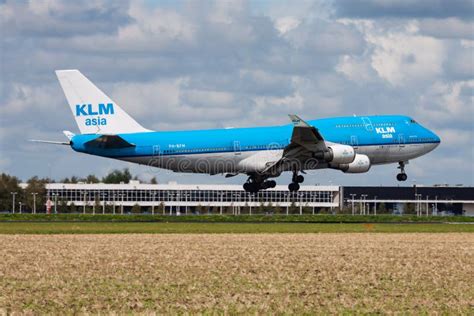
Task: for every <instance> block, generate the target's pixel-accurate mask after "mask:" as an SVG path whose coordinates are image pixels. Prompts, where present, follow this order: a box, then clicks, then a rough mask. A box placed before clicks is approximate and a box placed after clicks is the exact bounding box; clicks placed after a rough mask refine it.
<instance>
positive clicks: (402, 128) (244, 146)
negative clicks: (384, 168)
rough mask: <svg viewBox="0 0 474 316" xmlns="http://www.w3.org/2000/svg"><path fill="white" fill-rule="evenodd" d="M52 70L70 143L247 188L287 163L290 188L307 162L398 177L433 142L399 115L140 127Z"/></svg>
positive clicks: (83, 81) (78, 80)
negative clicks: (67, 112)
mask: <svg viewBox="0 0 474 316" xmlns="http://www.w3.org/2000/svg"><path fill="white" fill-rule="evenodd" d="M57 75H58V78H59V80H60V83H61V86H62V87H63V90H64V92H65V94H66V97H67V99H68V101H69V104H70V106H71V109H72V111H73V114H74V115H75V117H76V121H77V123H78V125H79V128H80V130H81V132H82V134H79V135H74V136H70V145H71V147H72V148H73V149H74V150H75V151H78V152H82V153H87V154H91V155H96V156H101V157H106V158H113V159H119V160H124V161H129V162H134V163H139V164H145V165H151V166H155V167H158V168H165V169H170V170H173V171H176V172H190V173H208V174H219V173H224V174H229V175H233V174H239V173H245V174H248V175H249V181H248V183H246V189H248V190H249V191H257V190H259V189H265V188H269V187H272V186H274V181H268V179H269V178H272V177H277V176H278V175H280V174H281V172H284V171H293V173H294V176H293V183H292V184H293V187H291V185H290V190H297V189H298V188H299V186H297V183H299V182H302V179H303V177H302V176H301V175H298V172H304V170H307V169H321V168H333V169H339V170H342V171H344V172H349V173H351V172H354V173H361V172H366V171H368V170H369V169H370V167H371V166H372V165H379V164H387V163H399V164H400V167H399V168H400V169H401V173H400V174H399V175H398V176H397V178H398V180H401V181H403V180H406V174H405V173H404V165H405V163H406V162H408V161H409V160H411V159H414V158H417V157H419V156H422V155H424V154H426V153H428V152H430V151H432V150H433V149H434V148H436V147H437V146H438V145H439V143H440V138H439V137H438V136H437V135H435V134H434V133H433V132H432V131H430V130H428V129H427V128H425V127H423V126H422V125H420V124H419V123H417V122H416V121H415V120H413V119H412V118H410V117H407V116H403V115H380V116H350V117H335V118H325V119H316V120H310V121H306V122H305V121H303V120H302V119H300V118H299V117H297V116H295V115H292V116H291V119H292V121H293V123H292V124H287V125H281V126H268V127H251V128H228V129H210V130H189V131H158V132H155V131H150V130H147V129H145V128H143V127H142V126H141V125H140V124H138V123H137V122H136V121H135V120H133V119H132V118H131V117H130V116H128V114H127V113H125V112H124V111H123V110H122V109H121V108H120V107H119V106H118V105H117V104H116V103H114V102H113V101H112V100H111V99H110V98H109V97H108V96H106V95H105V94H104V93H103V92H102V91H100V90H99V89H98V88H97V87H95V86H94V85H93V84H92V83H91V82H90V81H89V80H88V79H87V78H85V77H84V76H83V75H82V74H81V73H80V72H78V71H77V70H65V71H57ZM73 87H74V88H73ZM84 101H86V102H84ZM308 162H310V163H308ZM271 182H273V183H271ZM265 183H267V185H265Z"/></svg>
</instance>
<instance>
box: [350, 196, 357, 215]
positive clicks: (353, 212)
mask: <svg viewBox="0 0 474 316" xmlns="http://www.w3.org/2000/svg"><path fill="white" fill-rule="evenodd" d="M356 195H357V194H354V193H352V194H351V198H352V201H351V202H352V215H355V209H354V198H355V196H356Z"/></svg>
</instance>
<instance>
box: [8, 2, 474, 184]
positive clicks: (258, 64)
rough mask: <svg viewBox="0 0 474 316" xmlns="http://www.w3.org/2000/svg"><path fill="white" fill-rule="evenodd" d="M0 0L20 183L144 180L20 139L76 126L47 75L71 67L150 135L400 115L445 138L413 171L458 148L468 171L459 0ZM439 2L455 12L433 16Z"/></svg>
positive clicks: (467, 73) (466, 72)
mask: <svg viewBox="0 0 474 316" xmlns="http://www.w3.org/2000/svg"><path fill="white" fill-rule="evenodd" d="M0 3H1V4H0V19H1V22H0V23H2V24H1V25H0V30H1V32H2V37H1V38H0V41H1V45H0V53H1V58H2V66H1V67H2V68H1V78H2V80H1V81H0V83H1V93H0V110H1V111H2V118H1V122H2V123H1V127H0V149H1V156H2V159H4V160H5V161H4V162H0V167H1V168H2V170H5V171H8V172H11V173H14V174H17V175H19V176H20V177H22V178H28V177H29V176H31V175H34V174H36V173H39V174H40V175H43V176H45V175H46V176H47V175H48V173H53V176H55V177H61V176H70V175H71V173H72V171H71V167H70V166H71V165H74V166H75V167H74V172H75V173H77V174H87V173H91V172H96V173H97V174H99V175H101V174H103V173H104V172H106V171H107V170H110V169H111V168H116V167H122V166H128V167H132V166H133V168H134V169H133V170H134V171H135V172H138V173H146V172H149V170H148V169H146V170H145V171H143V170H141V169H140V167H138V166H134V165H130V164H125V163H123V162H117V161H112V160H107V159H101V158H96V157H89V156H86V155H79V154H77V153H73V152H71V151H70V150H69V149H68V148H67V147H59V148H58V147H55V146H52V147H51V146H48V147H44V146H39V145H36V144H30V143H27V142H26V141H24V140H26V139H28V138H43V139H53V140H63V135H62V134H61V131H62V130H63V129H70V130H72V131H77V127H76V126H75V122H74V119H73V117H72V116H71V113H70V109H69V107H68V105H67V104H66V100H65V98H64V96H63V93H62V91H61V89H60V87H59V84H58V83H57V80H56V77H55V75H54V70H55V69H68V68H78V69H80V70H81V71H82V72H83V73H84V74H85V75H86V76H87V77H89V78H90V79H91V80H92V81H93V82H94V83H95V84H96V85H97V86H99V87H100V88H101V89H102V90H104V92H106V93H107V94H108V95H110V96H111V97H112V98H113V99H114V100H115V101H116V102H117V103H119V104H120V105H121V106H122V107H123V108H124V109H125V110H126V111H127V112H129V113H130V114H131V115H132V116H133V117H134V118H135V119H136V120H137V121H139V122H140V123H141V124H143V125H144V126H146V127H148V128H151V129H156V130H160V131H161V130H181V129H202V128H220V127H228V126H233V127H240V126H261V125H274V124H287V123H288V117H287V114H288V113H296V114H298V115H300V116H301V117H303V118H305V119H307V120H310V119H315V118H320V117H328V116H345V115H352V114H358V115H370V114H407V115H411V116H414V117H416V118H417V120H420V121H421V122H422V123H423V124H425V125H426V126H428V127H429V128H433V129H434V130H435V132H437V131H438V130H439V131H440V134H441V136H442V137H443V138H446V141H443V144H442V146H440V148H438V149H437V150H436V151H435V152H434V153H433V154H430V155H429V156H427V157H422V158H420V160H416V161H415V162H414V163H413V164H412V165H411V166H418V167H417V168H418V169H419V170H423V169H424V168H425V166H424V165H423V164H426V163H427V162H429V163H433V162H435V161H436V159H438V160H443V159H444V160H443V161H445V160H446V159H447V158H446V157H449V155H450V154H451V153H450V151H451V152H452V151H453V150H454V149H456V154H457V155H459V157H460V158H458V159H459V161H460V162H463V163H464V164H465V165H469V166H470V165H472V164H471V163H470V160H469V155H470V153H469V152H468V150H466V148H472V146H471V145H472V144H471V142H470V141H469V139H467V138H466V136H465V135H466V131H472V127H470V125H472V122H471V121H472V119H469V118H470V117H472V116H473V113H472V109H471V108H472V103H473V100H472V90H473V87H472V79H473V78H472V74H473V72H474V70H473V69H472V67H473V62H472V51H473V49H474V44H473V43H474V41H473V39H472V32H470V30H469V29H470V28H472V19H470V18H469V16H468V14H467V13H466V12H468V11H466V10H464V11H465V12H464V13H459V12H461V11H462V10H461V9H462V8H463V7H462V6H461V5H462V2H461V1H454V2H443V3H441V2H439V1H436V2H432V3H434V5H433V8H426V10H425V9H422V8H425V7H426V6H428V4H427V2H425V1H421V2H419V1H417V3H413V1H408V0H403V1H397V2H383V1H375V0H374V1H368V0H367V1H357V2H340V1H334V3H332V4H331V3H330V2H327V1H322V0H307V1H298V2H293V1H291V2H290V1H286V0H283V1H279V2H276V3H274V2H259V3H256V2H247V1H202V2H199V3H197V2H195V1H187V2H179V3H166V4H163V3H161V2H153V1H151V2H150V1H131V2H128V1H120V2H109V1H105V0H98V1H86V2H74V3H71V2H66V1H59V0H45V1H39V2H38V1H31V2H13V1H11V2H10V1H8V2H0ZM440 3H441V4H440ZM444 3H446V6H447V4H450V5H451V7H450V8H447V9H445V10H444V11H445V12H441V11H440V9H439V7H440V5H445V4H444ZM342 4H344V7H341V5H342ZM357 4H359V6H360V4H365V5H366V6H365V7H362V8H355V6H356V5H357ZM376 9H377V10H376ZM455 12H458V13H456V14H455ZM360 17H363V18H360ZM380 17H389V18H383V19H382V18H380ZM457 133H458V134H459V135H462V137H459V138H454V136H453V135H456V134H457ZM445 143H446V144H445ZM452 144H455V145H452ZM469 146H471V147H469ZM461 149H462V150H461ZM471 156H472V154H471ZM51 157H54V161H55V164H54V166H53V167H49V169H51V171H48V167H47V166H48V164H50V162H51V159H52V158H51ZM446 161H447V160H446ZM8 162H9V163H8ZM392 167H393V166H387V167H380V168H374V170H373V173H370V174H368V175H362V176H360V175H358V176H355V177H350V176H347V175H343V174H340V173H338V172H334V171H322V172H319V171H318V173H317V176H316V177H315V178H314V179H317V180H314V179H313V180H312V181H313V182H314V181H316V182H321V183H323V182H327V181H329V180H331V181H333V183H336V181H337V182H341V183H352V184H360V183H367V184H370V183H377V184H380V182H383V183H388V184H393V177H391V176H390V177H386V175H387V174H390V173H391V172H392V171H393V172H392V173H393V174H395V172H396V170H394V169H393V170H391V169H390V168H392ZM159 176H160V177H163V179H174V178H175V177H176V176H177V175H176V174H168V173H159ZM440 176H444V177H445V178H446V179H448V180H450V181H453V182H463V179H465V173H463V172H459V170H457V169H456V170H454V169H447V171H439V173H433V174H430V173H426V172H425V174H424V175H422V176H421V175H420V176H417V178H420V179H421V177H422V179H424V180H426V181H431V182H435V181H436V179H437V178H438V177H440ZM179 179H180V180H179V181H185V182H188V181H189V182H190V181H193V182H199V181H212V182H215V181H221V182H225V181H229V180H228V179H227V180H226V179H220V178H215V177H214V178H206V177H198V176H197V177H191V176H183V177H180V178H179ZM242 179H243V178H242V177H239V178H233V179H231V180H230V181H236V183H239V182H241V181H242ZM381 179H382V180H381ZM160 180H161V178H160ZM281 181H289V180H288V179H287V178H283V179H282V180H281ZM466 181H468V180H466Z"/></svg>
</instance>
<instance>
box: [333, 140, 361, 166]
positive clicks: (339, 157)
mask: <svg viewBox="0 0 474 316" xmlns="http://www.w3.org/2000/svg"><path fill="white" fill-rule="evenodd" d="M328 149H329V153H328V154H329V155H328V157H327V158H326V161H327V162H330V163H331V164H350V163H351V162H353V161H354V159H355V157H356V153H355V151H354V148H352V146H347V145H339V144H335V145H331V146H328Z"/></svg>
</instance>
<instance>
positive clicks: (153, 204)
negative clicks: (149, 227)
mask: <svg viewBox="0 0 474 316" xmlns="http://www.w3.org/2000/svg"><path fill="white" fill-rule="evenodd" d="M151 195H152V196H153V203H152V204H151V215H155V196H156V192H153V193H152V194H151Z"/></svg>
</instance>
